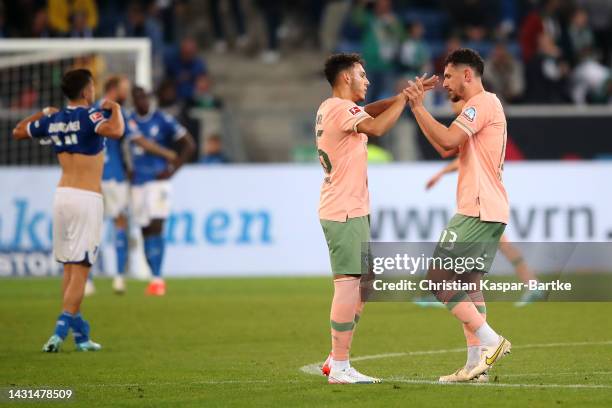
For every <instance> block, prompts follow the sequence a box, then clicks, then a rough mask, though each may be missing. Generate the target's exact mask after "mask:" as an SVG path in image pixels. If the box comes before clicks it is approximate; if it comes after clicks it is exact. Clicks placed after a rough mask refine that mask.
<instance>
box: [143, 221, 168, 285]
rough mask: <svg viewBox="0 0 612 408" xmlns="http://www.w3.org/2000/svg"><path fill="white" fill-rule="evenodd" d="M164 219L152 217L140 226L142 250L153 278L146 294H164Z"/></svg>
mask: <svg viewBox="0 0 612 408" xmlns="http://www.w3.org/2000/svg"><path fill="white" fill-rule="evenodd" d="M163 228H164V220H162V219H154V220H151V223H150V224H149V225H148V226H146V227H144V228H142V236H143V239H144V251H145V257H146V259H147V263H148V264H149V268H151V274H152V275H153V279H152V280H151V283H150V284H149V286H148V287H147V294H149V295H153V296H163V295H165V294H166V285H165V282H164V280H163V278H162V269H161V267H162V263H163V260H164V251H165V242H164V238H163V236H162V232H163Z"/></svg>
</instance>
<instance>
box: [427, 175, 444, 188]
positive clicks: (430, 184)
mask: <svg viewBox="0 0 612 408" xmlns="http://www.w3.org/2000/svg"><path fill="white" fill-rule="evenodd" d="M441 178H442V174H440V173H438V174H436V175H435V176H433V177H432V178H430V179H429V181H428V182H427V184H425V190H429V189H431V188H432V187H433V186H435V185H436V184H438V181H440V179H441Z"/></svg>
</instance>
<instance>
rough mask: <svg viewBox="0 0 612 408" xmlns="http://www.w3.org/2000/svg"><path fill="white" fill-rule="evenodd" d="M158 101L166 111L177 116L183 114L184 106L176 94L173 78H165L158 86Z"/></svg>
mask: <svg viewBox="0 0 612 408" xmlns="http://www.w3.org/2000/svg"><path fill="white" fill-rule="evenodd" d="M157 103H158V104H159V109H161V110H162V111H164V112H165V113H167V114H169V115H172V116H174V117H175V118H178V117H179V116H181V114H182V111H183V107H182V106H181V104H180V103H179V100H178V96H177V95H176V84H175V83H174V80H172V79H171V78H166V79H164V80H163V81H162V83H161V84H160V85H159V87H158V88H157Z"/></svg>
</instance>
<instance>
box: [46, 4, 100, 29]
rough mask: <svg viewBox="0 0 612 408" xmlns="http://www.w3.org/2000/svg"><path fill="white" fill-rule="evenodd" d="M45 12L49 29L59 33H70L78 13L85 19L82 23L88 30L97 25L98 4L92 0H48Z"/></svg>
mask: <svg viewBox="0 0 612 408" xmlns="http://www.w3.org/2000/svg"><path fill="white" fill-rule="evenodd" d="M47 12H48V13H49V25H50V27H51V29H53V30H54V31H55V32H57V33H58V34H60V35H67V34H69V33H70V30H71V29H72V27H73V25H72V22H73V19H74V18H75V16H76V15H78V14H81V15H82V16H83V17H82V18H84V19H85V21H84V22H83V25H84V26H85V27H86V28H87V29H88V30H89V32H92V31H93V30H94V29H95V28H96V27H97V26H98V5H97V4H96V2H95V1H94V0H48V2H47Z"/></svg>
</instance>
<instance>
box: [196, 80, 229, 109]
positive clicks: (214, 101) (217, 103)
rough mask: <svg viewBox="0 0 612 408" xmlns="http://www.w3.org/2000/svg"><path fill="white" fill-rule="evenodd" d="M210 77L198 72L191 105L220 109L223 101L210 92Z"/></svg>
mask: <svg viewBox="0 0 612 408" xmlns="http://www.w3.org/2000/svg"><path fill="white" fill-rule="evenodd" d="M211 85H212V84H211V80H210V77H209V76H208V75H206V74H200V75H198V76H197V78H196V81H195V90H194V93H193V99H192V101H191V104H192V106H194V107H197V108H204V109H220V108H221V107H223V101H222V100H221V99H220V98H219V97H217V96H216V95H215V94H214V93H212V89H211V88H212V86H211Z"/></svg>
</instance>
